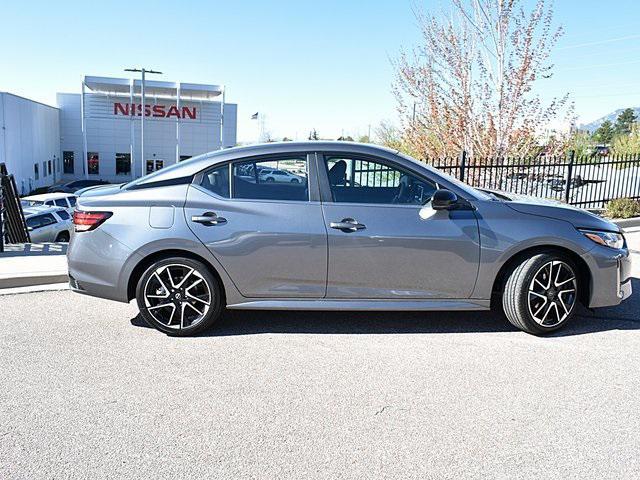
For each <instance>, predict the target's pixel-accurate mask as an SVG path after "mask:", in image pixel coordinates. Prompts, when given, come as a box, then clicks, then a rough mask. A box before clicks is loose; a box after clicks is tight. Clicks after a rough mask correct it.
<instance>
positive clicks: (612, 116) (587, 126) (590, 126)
mask: <svg viewBox="0 0 640 480" xmlns="http://www.w3.org/2000/svg"><path fill="white" fill-rule="evenodd" d="M631 108H632V109H633V111H634V113H635V115H636V117H638V118H640V107H631ZM624 110H626V109H625V108H619V109H617V110H614V111H613V112H611V113H609V114H608V115H605V116H604V117H600V118H598V119H597V120H594V121H593V122H589V123H583V124H580V126H579V127H578V129H579V130H586V131H588V132H589V133H593V132H595V131H596V130H597V129H598V127H600V125H602V123H603V122H604V121H605V120H609V121H610V122H611V123H616V119H617V118H618V115H620V114H621V113H622V112H623V111H624Z"/></svg>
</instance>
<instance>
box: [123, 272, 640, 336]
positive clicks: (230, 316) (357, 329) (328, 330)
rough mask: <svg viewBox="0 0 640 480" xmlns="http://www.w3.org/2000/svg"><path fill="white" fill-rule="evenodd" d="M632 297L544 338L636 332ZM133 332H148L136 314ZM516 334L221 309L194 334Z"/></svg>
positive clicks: (424, 322)
mask: <svg viewBox="0 0 640 480" xmlns="http://www.w3.org/2000/svg"><path fill="white" fill-rule="evenodd" d="M632 282H633V290H634V294H633V295H632V296H631V298H629V299H627V300H626V301H625V302H624V303H622V304H621V305H618V306H617V307H607V308H601V309H596V310H594V311H590V310H587V309H585V308H582V307H580V311H579V312H578V315H577V316H576V318H574V319H573V321H572V322H571V323H569V324H568V325H567V326H566V327H565V328H563V329H562V330H560V331H558V332H553V333H551V334H550V335H548V336H551V337H566V336H573V335H584V334H589V333H597V332H604V331H608V330H640V279H636V278H634V279H632ZM131 324H132V325H134V326H136V327H146V328H151V327H149V326H148V325H147V323H146V322H145V321H144V320H143V319H142V317H141V316H140V315H137V316H136V317H134V318H132V319H131ZM513 331H517V329H516V328H515V327H513V326H512V325H511V324H510V323H509V322H508V321H507V320H506V319H505V318H504V317H503V316H502V315H501V314H497V313H494V312H487V311H481V312H379V311H376V312H345V311H340V312H336V311H322V312H318V311H286V310H279V311H275V310H274V311H257V310H254V311H252V310H242V311H240V310H227V311H225V312H224V313H223V315H222V317H221V318H220V320H219V321H218V323H217V324H216V326H215V327H214V328H212V329H211V330H209V331H206V332H203V333H202V334H200V335H198V336H200V337H222V336H230V335H255V334H262V333H310V334H369V335H376V334H398V333H400V334H412V333H413V334H415V333H422V334H436V333H489V332H491V333H496V332H513Z"/></svg>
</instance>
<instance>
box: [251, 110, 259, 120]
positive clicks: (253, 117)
mask: <svg viewBox="0 0 640 480" xmlns="http://www.w3.org/2000/svg"><path fill="white" fill-rule="evenodd" d="M257 119H258V112H256V113H254V114H253V115H251V120H257Z"/></svg>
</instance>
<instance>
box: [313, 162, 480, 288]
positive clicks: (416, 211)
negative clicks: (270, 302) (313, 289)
mask: <svg viewBox="0 0 640 480" xmlns="http://www.w3.org/2000/svg"><path fill="white" fill-rule="evenodd" d="M319 168H320V169H324V172H325V173H326V174H325V173H323V174H322V177H323V182H324V183H325V187H327V185H326V184H328V187H329V190H330V193H331V198H330V201H325V202H324V203H323V210H324V217H325V221H326V224H327V231H328V241H329V266H328V280H327V298H372V299H376V298H379V299H381V298H384V299H409V298H423V299H426V298H468V297H469V296H470V295H471V292H472V291H473V287H474V285H475V281H476V276H477V271H478V261H479V253H480V248H479V238H478V227H477V221H476V218H475V215H474V212H473V211H471V210H460V211H439V212H435V211H433V210H431V208H430V207H429V206H428V202H429V199H430V198H431V196H432V194H433V192H435V190H436V189H437V188H438V185H437V184H436V183H435V182H433V181H430V180H429V179H428V178H426V177H424V176H423V175H421V174H417V173H415V172H411V171H408V170H407V169H405V168H402V167H399V166H397V165H395V164H393V163H392V162H389V161H387V160H384V159H378V158H377V157H356V156H348V155H334V154H327V155H324V156H323V158H321V159H320V162H319ZM425 203H426V204H427V205H426V206H425V205H424V204H425Z"/></svg>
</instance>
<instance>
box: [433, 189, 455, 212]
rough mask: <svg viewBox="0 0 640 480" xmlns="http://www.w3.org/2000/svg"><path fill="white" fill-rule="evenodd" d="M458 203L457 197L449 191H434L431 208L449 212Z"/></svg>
mask: <svg viewBox="0 0 640 480" xmlns="http://www.w3.org/2000/svg"><path fill="white" fill-rule="evenodd" d="M457 202H458V196H457V195H456V194H455V193H453V192H452V191H450V190H445V189H444V188H441V189H440V190H436V192H435V193H434V194H433V197H432V198H431V208H433V209H434V210H451V208H452V207H453V206H454V205H455V204H456V203H457Z"/></svg>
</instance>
